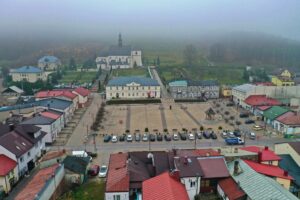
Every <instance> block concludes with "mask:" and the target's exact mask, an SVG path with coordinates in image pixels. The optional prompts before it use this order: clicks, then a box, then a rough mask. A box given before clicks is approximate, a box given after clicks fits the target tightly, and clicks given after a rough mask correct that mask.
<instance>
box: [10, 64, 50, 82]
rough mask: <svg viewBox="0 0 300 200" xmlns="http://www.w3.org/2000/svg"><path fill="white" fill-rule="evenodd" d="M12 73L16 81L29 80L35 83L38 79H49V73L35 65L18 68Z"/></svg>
mask: <svg viewBox="0 0 300 200" xmlns="http://www.w3.org/2000/svg"><path fill="white" fill-rule="evenodd" d="M10 74H11V75H12V80H13V81H14V82H18V81H27V82H30V83H35V82H37V81H38V80H42V81H46V80H47V74H46V73H45V72H44V71H43V70H41V69H39V68H37V67H33V66H23V67H20V68H18V69H15V70H11V72H10Z"/></svg>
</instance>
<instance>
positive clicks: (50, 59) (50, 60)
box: [38, 56, 60, 63]
mask: <svg viewBox="0 0 300 200" xmlns="http://www.w3.org/2000/svg"><path fill="white" fill-rule="evenodd" d="M38 62H39V63H58V62H60V60H59V59H58V58H57V57H55V56H44V57H42V58H40V59H39V61H38Z"/></svg>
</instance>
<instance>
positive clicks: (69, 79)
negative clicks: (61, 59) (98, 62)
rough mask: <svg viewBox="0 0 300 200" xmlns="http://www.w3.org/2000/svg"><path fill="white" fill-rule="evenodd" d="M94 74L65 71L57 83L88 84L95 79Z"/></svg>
mask: <svg viewBox="0 0 300 200" xmlns="http://www.w3.org/2000/svg"><path fill="white" fill-rule="evenodd" d="M96 75H97V73H96V72H85V71H83V72H77V71H67V72H66V74H65V75H64V76H63V78H62V79H61V80H60V81H59V82H60V83H66V84H68V83H73V82H78V83H90V82H92V80H93V79H94V78H95V77H96Z"/></svg>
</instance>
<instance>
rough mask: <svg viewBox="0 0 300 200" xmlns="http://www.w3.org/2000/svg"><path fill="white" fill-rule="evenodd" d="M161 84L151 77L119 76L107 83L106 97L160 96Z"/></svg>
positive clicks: (140, 97) (108, 98) (139, 97)
mask: <svg viewBox="0 0 300 200" xmlns="http://www.w3.org/2000/svg"><path fill="white" fill-rule="evenodd" d="M160 92H161V91H160V85H159V84H158V82H157V81H156V80H154V79H151V78H144V77H135V76H129V77H125V76H124V77H117V78H113V79H112V80H110V81H109V82H108V84H107V85H106V99H107V100H110V99H147V98H155V99H158V98H160Z"/></svg>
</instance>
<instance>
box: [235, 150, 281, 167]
mask: <svg viewBox="0 0 300 200" xmlns="http://www.w3.org/2000/svg"><path fill="white" fill-rule="evenodd" d="M240 149H242V150H244V151H250V152H253V153H257V155H258V163H261V164H267V165H273V166H278V162H279V161H280V159H281V158H280V157H279V156H278V155H276V153H274V151H272V150H270V149H269V147H268V146H265V147H263V148H261V147H258V146H246V147H242V148H240Z"/></svg>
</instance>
